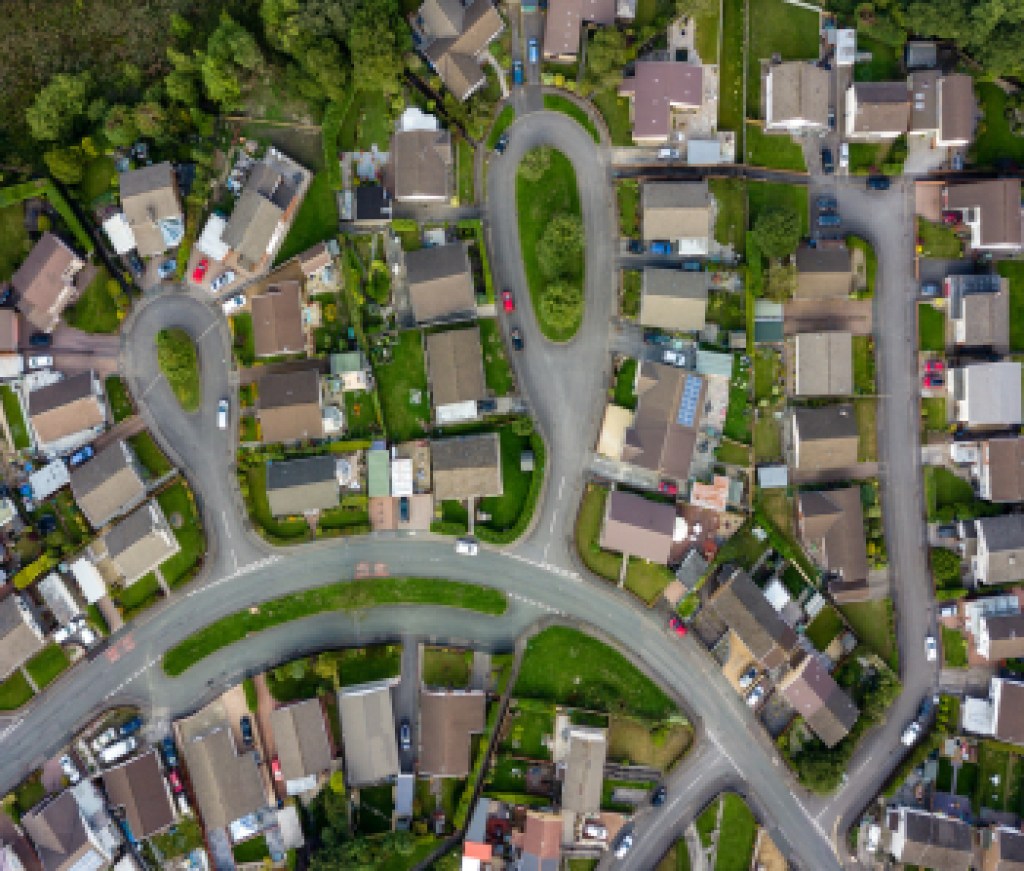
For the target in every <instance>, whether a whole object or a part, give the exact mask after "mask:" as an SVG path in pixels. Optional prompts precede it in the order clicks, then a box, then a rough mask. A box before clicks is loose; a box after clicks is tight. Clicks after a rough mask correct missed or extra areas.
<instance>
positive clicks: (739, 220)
mask: <svg viewBox="0 0 1024 871" xmlns="http://www.w3.org/2000/svg"><path fill="white" fill-rule="evenodd" d="M708 187H709V188H710V190H711V194H712V195H713V196H714V198H715V202H716V203H717V204H718V212H717V214H716V215H715V240H716V241H717V242H719V243H720V244H722V245H732V247H733V249H734V250H735V251H736V253H738V254H743V251H744V248H745V245H746V239H747V232H746V231H747V188H746V185H745V184H744V182H743V179H739V178H710V179H708Z"/></svg>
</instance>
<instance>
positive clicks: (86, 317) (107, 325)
mask: <svg viewBox="0 0 1024 871" xmlns="http://www.w3.org/2000/svg"><path fill="white" fill-rule="evenodd" d="M110 280H112V279H111V278H110V273H109V272H107V268H106V267H105V266H101V267H100V268H99V269H98V270H97V271H96V275H95V276H94V278H93V280H92V281H90V282H89V286H88V287H87V288H86V289H85V290H84V291H83V292H82V295H81V296H79V297H78V299H77V300H75V303H74V305H70V306H68V307H67V308H66V309H65V310H64V319H65V320H66V321H67V323H68V326H71V327H74V328H75V329H76V330H82V332H85V333H116V332H117V331H118V330H119V329H120V327H121V319H120V318H119V317H118V314H117V306H116V305H115V304H114V299H113V297H112V296H111V295H110V292H109V290H108V289H107V282H108V281H110Z"/></svg>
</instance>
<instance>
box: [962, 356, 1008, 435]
mask: <svg viewBox="0 0 1024 871" xmlns="http://www.w3.org/2000/svg"><path fill="white" fill-rule="evenodd" d="M960 374H962V377H963V396H964V401H963V407H964V414H963V419H966V423H967V425H968V426H1017V425H1019V424H1020V423H1021V420H1022V418H1021V395H1020V394H1021V390H1020V385H1021V364H1020V363H1017V362H1015V361H1010V360H999V361H997V362H994V363H968V364H967V365H966V366H964V367H962V369H961V370H960Z"/></svg>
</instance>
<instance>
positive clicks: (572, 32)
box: [544, 0, 615, 63]
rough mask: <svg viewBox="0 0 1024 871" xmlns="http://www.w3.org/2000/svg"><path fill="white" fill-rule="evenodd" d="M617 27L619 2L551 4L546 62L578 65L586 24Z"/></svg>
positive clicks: (553, 1)
mask: <svg viewBox="0 0 1024 871" xmlns="http://www.w3.org/2000/svg"><path fill="white" fill-rule="evenodd" d="M584 22H587V23H589V24H598V25H607V24H614V23H615V0H548V12H547V17H546V19H545V21H544V59H545V60H552V61H562V62H570V63H571V62H574V61H575V60H576V55H578V54H579V51H580V28H581V27H582V25H583V23H584Z"/></svg>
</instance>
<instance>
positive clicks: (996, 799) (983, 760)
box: [957, 741, 1017, 811]
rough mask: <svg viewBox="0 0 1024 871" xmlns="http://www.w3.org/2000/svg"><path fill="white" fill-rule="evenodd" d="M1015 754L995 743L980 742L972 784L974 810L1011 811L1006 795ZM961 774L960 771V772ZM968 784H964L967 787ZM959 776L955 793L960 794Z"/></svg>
mask: <svg viewBox="0 0 1024 871" xmlns="http://www.w3.org/2000/svg"><path fill="white" fill-rule="evenodd" d="M1016 758H1017V754H1016V753H1014V752H1012V751H1011V750H1010V748H1009V747H1007V746H1006V745H1005V744H999V743H998V742H996V741H981V742H979V745H978V767H977V775H978V776H977V779H976V780H975V782H974V791H973V799H974V801H973V804H974V807H975V809H976V810H977V809H980V808H982V807H988V808H992V809H993V810H997V811H1002V810H1013V811H1016V810H1017V808H1008V807H1007V806H1006V798H1007V793H1008V792H1009V787H1010V784H1009V783H1008V781H1009V780H1010V779H1011V774H1012V767H1011V766H1012V763H1013V761H1014V760H1015V759H1016ZM960 773H961V774H962V773H963V772H962V771H961V772H960ZM969 785H970V784H966V786H969ZM960 791H961V790H960V783H959V775H958V777H957V792H960Z"/></svg>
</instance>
